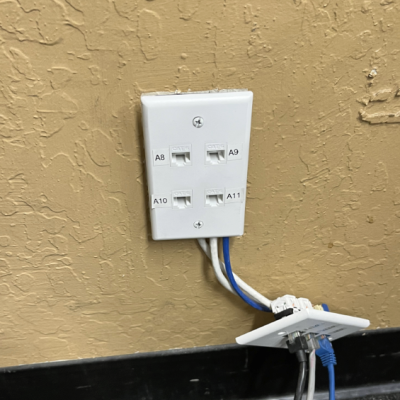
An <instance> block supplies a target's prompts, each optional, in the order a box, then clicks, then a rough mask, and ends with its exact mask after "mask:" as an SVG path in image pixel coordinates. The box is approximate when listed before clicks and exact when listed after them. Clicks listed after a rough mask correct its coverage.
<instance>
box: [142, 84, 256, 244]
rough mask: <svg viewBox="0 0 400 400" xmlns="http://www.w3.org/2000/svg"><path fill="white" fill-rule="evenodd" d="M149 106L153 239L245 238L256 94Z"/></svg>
mask: <svg viewBox="0 0 400 400" xmlns="http://www.w3.org/2000/svg"><path fill="white" fill-rule="evenodd" d="M141 100H142V113H143V130H144V137H145V147H146V168H147V181H148V188H149V201H150V215H151V228H152V236H153V239H155V240H162V239H185V238H186V239H189V238H207V237H223V236H240V235H243V231H244V216H245V206H246V184H247V165H248V156H249V144H250V130H251V112H252V103H253V93H252V92H250V91H246V90H244V91H224V92H211V93H185V94H170V95H158V94H155V95H143V96H142V98H141Z"/></svg>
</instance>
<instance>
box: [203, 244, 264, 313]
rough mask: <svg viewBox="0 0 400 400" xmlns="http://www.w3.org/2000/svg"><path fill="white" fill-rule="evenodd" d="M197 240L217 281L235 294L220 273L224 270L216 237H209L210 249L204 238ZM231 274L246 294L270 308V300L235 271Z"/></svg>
mask: <svg viewBox="0 0 400 400" xmlns="http://www.w3.org/2000/svg"><path fill="white" fill-rule="evenodd" d="M198 242H199V244H200V247H201V248H202V249H203V251H204V253H205V254H206V255H207V256H208V258H210V259H211V261H212V264H213V268H214V271H215V274H216V276H217V279H218V281H219V282H220V283H221V285H222V286H224V287H225V288H226V289H228V290H229V291H230V292H231V293H234V294H236V292H235V291H234V290H233V289H232V287H231V285H230V283H229V282H228V280H227V279H226V278H225V275H224V274H223V273H222V271H223V272H225V264H224V263H223V262H222V261H221V260H219V258H218V239H217V238H211V239H210V247H211V251H210V247H209V246H208V244H207V242H206V240H205V239H198ZM213 249H214V251H213ZM213 253H214V254H213ZM233 276H234V277H235V281H236V283H237V284H238V286H239V287H240V288H241V289H242V290H244V291H245V292H246V293H247V294H248V295H250V296H251V297H252V298H253V299H254V300H255V301H257V302H258V303H260V304H262V305H265V306H266V307H268V308H271V300H269V299H267V298H266V297H264V296H263V295H262V294H261V293H259V292H257V290H255V289H253V288H252V287H251V286H250V285H248V284H247V283H246V282H244V281H243V280H242V279H241V278H240V277H238V276H237V275H236V274H235V273H234V274H233Z"/></svg>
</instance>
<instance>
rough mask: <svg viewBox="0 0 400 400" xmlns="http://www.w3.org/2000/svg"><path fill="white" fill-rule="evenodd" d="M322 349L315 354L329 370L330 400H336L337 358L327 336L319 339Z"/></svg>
mask: <svg viewBox="0 0 400 400" xmlns="http://www.w3.org/2000/svg"><path fill="white" fill-rule="evenodd" d="M318 342H319V346H320V348H319V349H318V350H316V352H315V354H316V355H317V356H318V357H319V358H320V359H321V361H322V365H323V366H324V367H327V368H328V374H329V400H335V367H334V366H335V365H336V357H335V351H334V350H333V347H332V343H331V342H330V341H329V339H328V338H327V337H326V336H322V337H321V338H319V339H318Z"/></svg>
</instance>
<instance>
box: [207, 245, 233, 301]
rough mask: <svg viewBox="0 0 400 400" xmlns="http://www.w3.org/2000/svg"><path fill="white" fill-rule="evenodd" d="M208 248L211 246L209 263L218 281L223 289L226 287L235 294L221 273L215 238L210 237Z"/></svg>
mask: <svg viewBox="0 0 400 400" xmlns="http://www.w3.org/2000/svg"><path fill="white" fill-rule="evenodd" d="M210 248H211V263H212V266H213V268H214V272H215V275H216V276H217V279H218V281H219V283H220V284H221V285H222V286H223V287H224V288H225V289H228V290H229V291H230V292H231V293H233V294H236V292H235V291H234V290H233V288H232V286H231V284H230V283H229V282H228V280H227V279H226V278H225V275H224V274H223V272H222V269H221V266H220V261H219V258H218V239H216V238H211V239H210Z"/></svg>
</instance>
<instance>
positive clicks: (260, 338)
mask: <svg viewBox="0 0 400 400" xmlns="http://www.w3.org/2000/svg"><path fill="white" fill-rule="evenodd" d="M369 324H370V322H369V321H368V320H367V319H363V318H357V317H351V316H348V315H342V314H336V313H332V312H328V311H319V310H314V309H311V308H306V309H303V310H301V311H298V312H295V313H294V314H292V315H289V316H287V317H284V318H281V319H279V320H278V321H275V322H272V323H270V324H268V325H265V326H262V327H261V328H258V329H255V330H254V331H251V332H248V333H246V334H244V335H242V336H239V337H237V338H236V342H237V343H238V344H243V345H251V346H262V347H278V348H287V345H286V341H287V340H288V335H289V334H291V333H294V332H300V334H302V335H306V334H310V333H313V334H314V335H315V336H316V337H319V336H321V335H326V336H327V337H328V338H329V340H336V339H339V338H341V337H343V336H347V335H350V334H351V333H354V332H357V331H359V330H361V329H365V328H368V326H369Z"/></svg>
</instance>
